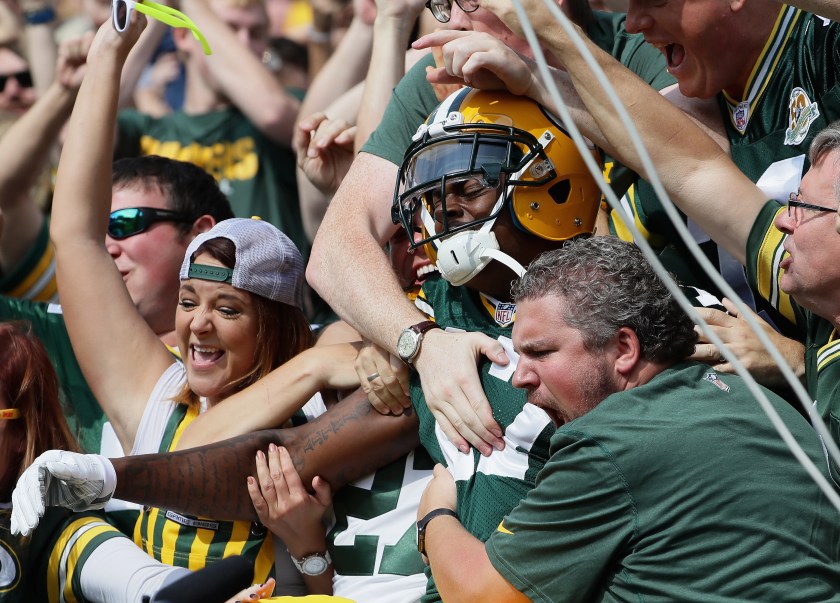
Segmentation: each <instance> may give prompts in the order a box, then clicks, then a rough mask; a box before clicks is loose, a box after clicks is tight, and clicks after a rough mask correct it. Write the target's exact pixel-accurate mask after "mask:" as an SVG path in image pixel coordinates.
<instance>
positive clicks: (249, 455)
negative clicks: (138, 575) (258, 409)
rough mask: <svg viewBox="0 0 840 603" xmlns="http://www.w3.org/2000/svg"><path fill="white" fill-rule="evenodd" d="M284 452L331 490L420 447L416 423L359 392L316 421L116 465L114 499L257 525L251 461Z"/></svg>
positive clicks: (303, 476)
mask: <svg viewBox="0 0 840 603" xmlns="http://www.w3.org/2000/svg"><path fill="white" fill-rule="evenodd" d="M272 442H273V443H275V444H277V445H278V446H284V447H286V448H287V449H288V450H289V453H290V455H291V457H292V459H293V460H294V463H295V466H296V467H297V469H298V472H299V473H300V474H301V479H302V480H303V482H304V483H305V484H311V483H312V478H313V477H315V476H316V475H320V476H322V477H323V478H324V479H326V480H327V481H328V482H330V484H331V485H332V487H333V488H334V489H337V488H339V487H341V486H342V485H344V484H346V483H348V482H350V481H353V480H356V479H359V478H361V477H363V476H365V475H368V474H369V473H372V472H373V471H374V470H375V469H377V468H378V467H381V466H382V465H385V464H387V463H389V462H391V461H393V460H395V459H397V458H399V457H400V456H401V455H403V454H405V453H407V452H408V451H410V450H412V449H413V448H415V447H416V446H417V445H418V436H417V417H416V416H415V415H414V413H413V412H411V409H409V412H406V413H405V414H404V415H402V416H399V417H393V416H385V415H381V414H379V413H377V412H376V411H375V410H374V409H373V408H372V407H371V406H370V404H368V402H367V399H366V397H365V396H364V393H363V392H361V390H360V391H359V392H357V393H354V394H353V395H351V396H349V397H348V398H346V399H345V400H343V401H342V402H341V403H339V404H338V405H336V406H335V407H334V408H332V409H331V410H330V411H329V412H328V413H326V414H324V415H322V416H320V417H318V418H317V419H316V420H314V421H312V422H310V423H307V424H305V425H301V426H299V427H294V428H290V429H274V430H265V431H259V432H256V433H252V434H248V435H244V436H240V437H237V438H233V439H230V440H225V441H224V442H219V443H216V444H211V445H209V446H202V447H200V448H194V449H190V450H182V451H179V452H173V453H167V454H150V455H142V456H134V457H126V458H122V459H114V460H113V462H114V467H115V469H116V470H117V478H118V479H117V492H116V496H117V497H118V498H121V499H124V500H130V501H134V502H138V503H141V504H144V505H149V506H155V507H163V508H166V509H171V510H173V511H177V512H181V513H189V514H191V515H202V516H206V517H214V518H218V519H247V520H254V519H256V514H255V513H254V509H253V507H252V505H251V499H250V497H249V496H248V491H247V488H246V485H245V484H246V479H247V477H248V476H249V475H253V474H255V468H254V456H255V455H256V453H257V451H258V450H263V451H264V450H266V449H267V448H268V445H269V444H270V443H272Z"/></svg>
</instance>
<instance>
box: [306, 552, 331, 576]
mask: <svg viewBox="0 0 840 603" xmlns="http://www.w3.org/2000/svg"><path fill="white" fill-rule="evenodd" d="M328 565H329V563H328V562H327V560H326V559H325V558H324V557H323V556H322V555H312V556H310V557H307V558H306V559H304V560H303V563H301V564H300V571H301V572H303V573H304V574H306V575H307V576H320V575H321V574H323V573H324V571H325V570H326V569H327V566H328Z"/></svg>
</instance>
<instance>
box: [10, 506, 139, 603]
mask: <svg viewBox="0 0 840 603" xmlns="http://www.w3.org/2000/svg"><path fill="white" fill-rule="evenodd" d="M10 520H11V508H4V507H0V603H23V602H27V603H28V602H30V601H32V602H34V601H38V602H43V603H59V602H62V603H63V602H65V601H66V602H78V603H84V602H85V601H87V599H86V598H85V597H84V596H83V593H82V587H81V582H80V580H81V574H82V570H83V568H84V566H85V563H86V562H87V560H88V557H90V555H91V553H92V552H93V551H94V550H95V549H96V547H97V546H99V545H100V544H101V543H102V542H104V541H106V540H109V539H111V538H117V537H119V538H125V536H123V535H122V533H120V532H119V531H118V530H117V529H116V528H114V527H112V526H110V525H108V524H107V523H106V522H105V521H103V519H102V518H101V517H100V516H99V515H98V514H96V513H90V512H88V513H72V512H71V511H69V510H67V509H61V508H58V507H50V508H48V509H47V512H46V513H45V514H44V517H43V518H42V519H41V523H40V524H39V525H38V529H37V530H35V532H34V533H33V534H32V535H31V536H30V537H29V538H22V537H20V536H12V535H11V532H10V531H9V523H10Z"/></svg>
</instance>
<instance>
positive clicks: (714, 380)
mask: <svg viewBox="0 0 840 603" xmlns="http://www.w3.org/2000/svg"><path fill="white" fill-rule="evenodd" d="M703 380H704V381H708V382H709V383H711V384H712V385H714V386H715V387H716V388H718V389H719V390H720V391H722V392H726V393H729V386H728V385H726V383H724V382H723V381H721V380H720V377H718V376H717V373H706V376H705V377H703Z"/></svg>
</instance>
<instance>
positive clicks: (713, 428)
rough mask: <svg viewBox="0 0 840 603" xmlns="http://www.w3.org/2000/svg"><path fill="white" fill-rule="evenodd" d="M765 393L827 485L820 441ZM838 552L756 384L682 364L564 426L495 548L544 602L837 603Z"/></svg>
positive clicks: (839, 525)
mask: <svg viewBox="0 0 840 603" xmlns="http://www.w3.org/2000/svg"><path fill="white" fill-rule="evenodd" d="M766 393H767V396H768V398H769V399H770V402H771V404H772V405H773V407H774V408H775V410H776V411H777V412H778V413H779V415H780V416H781V418H782V420H783V421H784V422H785V424H786V425H787V426H788V428H789V429H790V430H791V432H792V433H793V436H794V437H795V438H796V440H797V441H798V442H799V443H800V445H801V446H802V447H803V448H804V450H805V452H806V454H807V455H808V456H809V457H810V458H811V460H812V461H814V463H816V465H817V467H819V468H821V470H822V472H823V474H824V475H826V476H827V470H826V465H825V460H824V457H823V452H822V447H821V445H820V443H819V440H818V438H817V436H816V434H815V433H814V432H813V430H812V429H811V428H810V426H809V425H808V424H807V422H806V421H805V420H804V419H803V418H802V417H801V416H800V415H799V414H798V413H797V412H796V411H795V410H794V409H793V408H792V407H791V406H790V405H789V404H787V403H786V402H785V401H784V400H782V399H781V398H778V397H777V396H774V395H773V394H772V393H770V392H766ZM838 542H840V515H838V513H837V511H836V510H835V509H834V508H833V507H832V506H831V505H830V503H829V502H828V501H827V500H826V498H825V496H824V495H823V494H822V492H821V491H820V490H819V489H818V488H817V486H816V485H815V484H814V482H813V481H812V480H811V478H810V477H809V476H808V475H807V473H806V472H805V470H804V469H803V468H802V467H801V465H799V463H798V461H796V460H795V459H794V457H793V456H792V455H791V453H790V451H789V450H788V448H787V447H786V445H785V444H784V443H783V442H782V441H781V439H780V438H779V436H778V434H777V433H776V431H775V429H774V428H773V427H772V425H771V424H770V421H769V419H768V418H767V417H766V416H765V415H764V413H763V412H762V410H761V408H760V407H759V405H758V404H757V403H756V401H755V400H754V399H753V398H752V395H751V394H750V393H749V391H748V390H747V387H746V385H745V384H744V382H743V381H742V380H741V379H740V378H738V377H735V376H733V375H724V374H720V375H718V374H717V373H715V372H714V371H713V370H712V369H710V368H709V367H708V366H705V365H701V364H696V363H683V364H679V365H677V366H675V367H672V368H669V369H666V370H665V371H663V372H662V373H660V374H659V375H657V376H656V377H654V379H653V380H651V381H650V382H649V383H647V384H645V385H643V386H640V387H636V388H633V389H631V390H628V391H625V392H620V393H617V394H613V395H612V396H609V397H608V398H606V399H605V400H604V401H603V402H601V403H600V404H599V405H598V406H597V407H596V408H594V409H593V410H592V411H590V412H589V413H587V414H586V415H584V416H582V417H580V418H578V419H576V420H574V421H571V422H569V423H567V424H566V425H563V426H561V427H559V428H558V429H557V432H556V433H555V435H554V437H553V438H552V441H551V459H550V460H549V462H548V464H546V466H545V469H544V470H543V471H542V472H541V473H540V476H539V478H538V480H537V486H536V488H535V489H534V490H533V491H532V492H531V494H529V495H528V498H526V499H525V501H523V502H522V504H521V505H520V506H519V507H517V508H516V509H515V510H514V511H513V512H512V513H511V514H510V515H509V516H508V517H507V518H505V520H504V523H503V524H502V525H501V526H499V529H498V531H497V532H496V533H495V534H493V536H492V537H491V538H490V540H489V541H488V542H487V544H486V550H487V553H488V555H489V557H490V560H491V562H492V563H493V566H494V567H495V568H496V569H497V570H498V571H499V572H500V573H501V574H502V575H503V576H504V577H505V578H506V579H507V580H508V581H510V582H511V584H513V585H514V586H515V587H516V588H517V589H519V590H520V591H522V592H523V593H525V594H526V595H527V596H529V597H530V598H532V599H533V600H534V601H551V602H559V601H669V602H670V601H703V602H721V603H723V602H727V603H730V602H732V601H837V600H840V547H838V545H837V543H838Z"/></svg>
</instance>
